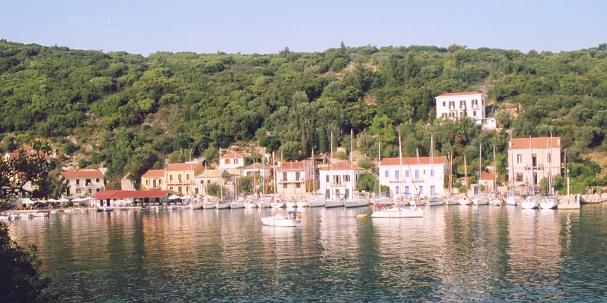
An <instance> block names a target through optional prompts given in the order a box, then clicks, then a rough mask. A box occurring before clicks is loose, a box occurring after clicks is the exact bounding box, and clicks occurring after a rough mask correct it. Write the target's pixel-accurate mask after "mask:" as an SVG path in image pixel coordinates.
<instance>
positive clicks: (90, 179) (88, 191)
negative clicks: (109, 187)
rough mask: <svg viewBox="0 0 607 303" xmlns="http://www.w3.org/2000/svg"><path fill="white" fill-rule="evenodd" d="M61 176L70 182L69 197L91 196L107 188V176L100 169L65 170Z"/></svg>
mask: <svg viewBox="0 0 607 303" xmlns="http://www.w3.org/2000/svg"><path fill="white" fill-rule="evenodd" d="M61 176H62V177H63V179H65V180H67V182H68V187H67V193H66V194H67V197H68V198H78V197H90V196H91V195H93V194H94V193H96V192H99V191H102V190H104V189H105V176H104V175H103V173H101V171H99V170H98V169H81V170H76V171H64V172H62V173H61Z"/></svg>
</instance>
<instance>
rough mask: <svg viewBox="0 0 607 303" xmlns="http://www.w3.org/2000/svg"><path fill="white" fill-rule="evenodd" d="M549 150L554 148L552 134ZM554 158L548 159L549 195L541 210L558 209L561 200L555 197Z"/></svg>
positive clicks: (541, 204)
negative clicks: (553, 180)
mask: <svg viewBox="0 0 607 303" xmlns="http://www.w3.org/2000/svg"><path fill="white" fill-rule="evenodd" d="M547 145H548V146H549V148H552V133H551V134H550V143H549V144H547ZM551 166H552V156H550V157H549V158H548V195H546V196H545V197H543V199H542V201H541V202H540V208H541V209H555V208H557V207H558V204H559V200H558V198H557V197H556V196H555V195H554V189H553V188H552V168H551Z"/></svg>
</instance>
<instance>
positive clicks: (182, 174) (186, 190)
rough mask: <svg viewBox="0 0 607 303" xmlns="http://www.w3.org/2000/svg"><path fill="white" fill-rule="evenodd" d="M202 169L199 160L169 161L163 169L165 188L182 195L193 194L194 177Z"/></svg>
mask: <svg viewBox="0 0 607 303" xmlns="http://www.w3.org/2000/svg"><path fill="white" fill-rule="evenodd" d="M203 170H204V167H203V166H202V163H200V162H186V163H169V164H168V165H167V167H166V168H165V171H164V181H165V183H166V185H165V189H166V190H169V191H172V192H176V193H178V194H183V195H192V194H194V177H195V176H197V175H198V174H200V173H201V172H202V171H203Z"/></svg>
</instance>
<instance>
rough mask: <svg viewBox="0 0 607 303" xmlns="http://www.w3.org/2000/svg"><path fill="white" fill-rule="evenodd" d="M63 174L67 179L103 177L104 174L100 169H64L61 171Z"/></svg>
mask: <svg viewBox="0 0 607 303" xmlns="http://www.w3.org/2000/svg"><path fill="white" fill-rule="evenodd" d="M61 175H62V176H63V177H64V178H66V179H79V178H103V174H102V173H101V172H100V171H99V170H98V169H83V170H76V171H64V172H62V173H61Z"/></svg>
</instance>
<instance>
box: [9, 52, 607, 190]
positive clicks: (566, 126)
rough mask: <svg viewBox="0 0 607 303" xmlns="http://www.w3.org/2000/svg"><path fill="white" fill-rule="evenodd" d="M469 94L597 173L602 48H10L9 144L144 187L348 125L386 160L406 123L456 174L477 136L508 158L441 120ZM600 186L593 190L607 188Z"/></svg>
mask: <svg viewBox="0 0 607 303" xmlns="http://www.w3.org/2000/svg"><path fill="white" fill-rule="evenodd" d="M461 90H483V91H488V101H489V102H490V103H493V104H495V113H496V117H497V118H498V122H499V123H500V124H501V125H502V126H506V127H508V126H510V125H511V126H512V128H513V131H514V134H515V135H517V136H529V135H549V134H550V133H553V134H554V135H559V136H561V137H562V138H563V140H562V141H563V144H564V146H565V147H566V148H567V153H568V157H569V160H570V161H572V162H575V163H574V166H575V167H573V168H578V169H575V174H577V175H575V174H574V176H586V177H587V176H588V174H590V173H592V174H594V173H595V172H596V170H597V166H596V165H594V164H592V163H591V162H590V160H584V157H582V154H585V153H589V152H604V151H606V150H607V148H606V147H607V142H606V141H605V140H604V139H605V129H606V128H605V126H606V124H607V51H606V45H604V44H602V45H600V46H599V47H597V48H590V49H585V50H578V51H571V52H561V53H550V52H542V53H537V52H534V51H531V52H529V53H523V52H520V51H516V50H500V49H466V48H465V47H460V46H455V45H454V46H451V47H449V48H438V47H425V46H411V47H382V48H376V47H372V46H365V47H355V48H350V47H343V45H342V47H339V48H335V49H329V50H326V51H324V52H319V53H297V52H290V51H289V50H288V49H285V50H283V51H281V52H280V53H279V54H271V55H256V54H254V55H240V54H223V53H218V54H194V53H155V54H152V55H150V56H148V57H143V56H140V55H133V54H127V53H124V52H112V53H103V52H99V51H83V50H72V49H69V48H65V47H45V46H39V45H33V44H19V43H13V42H8V41H6V40H0V117H1V119H0V139H1V140H2V144H1V145H0V148H2V150H11V149H14V148H15V147H16V146H19V144H21V143H27V142H29V141H31V140H32V139H33V138H47V139H50V140H51V141H52V142H53V146H55V148H56V149H57V151H58V152H59V153H60V154H65V155H66V158H65V159H66V162H70V161H71V162H74V163H75V162H76V161H77V162H78V164H79V165H80V166H81V167H84V166H98V165H100V164H103V165H105V166H107V167H108V169H109V170H108V174H109V177H110V178H112V179H116V178H118V177H119V176H122V175H124V174H125V173H131V176H133V177H134V178H138V176H139V175H140V174H141V173H142V172H143V171H145V170H146V169H147V168H150V167H160V166H161V165H163V160H162V159H163V158H164V157H166V156H169V155H172V157H173V158H179V155H180V154H183V153H182V152H181V151H183V150H191V151H192V154H193V155H194V156H204V157H207V158H212V157H213V156H214V155H215V154H216V150H217V148H218V147H227V146H229V145H230V144H232V143H233V142H236V141H250V140H257V141H259V142H260V144H262V145H264V146H266V147H268V148H269V150H270V151H272V150H277V149H279V148H280V149H282V151H283V154H284V155H285V157H287V158H302V157H304V156H306V155H308V154H309V153H310V151H311V149H312V148H314V150H316V151H320V152H324V151H326V150H327V149H328V147H329V135H330V133H331V132H332V133H333V134H335V135H336V138H337V140H338V142H340V143H342V144H345V145H348V144H349V143H348V142H347V141H348V140H349V136H348V134H349V131H350V129H354V132H355V134H356V137H357V144H358V147H359V149H361V151H362V152H364V153H366V154H368V155H370V156H373V157H375V156H376V153H377V151H376V145H377V144H376V142H377V141H378V140H381V141H382V144H383V146H384V147H382V154H384V156H388V155H395V154H396V150H397V148H396V146H397V144H396V143H397V142H396V136H395V134H396V130H397V129H398V128H399V127H400V129H401V132H402V133H403V136H404V145H405V152H406V153H407V154H414V153H415V148H420V152H421V153H427V149H428V146H429V140H430V139H429V135H428V134H429V133H430V132H432V133H434V134H435V135H436V138H437V147H436V148H437V152H438V153H445V152H447V151H451V150H453V151H454V152H455V155H456V164H457V165H461V155H463V154H464V153H466V154H467V155H468V159H474V158H475V157H477V155H476V150H477V146H478V144H477V142H478V140H480V139H482V140H483V141H482V142H483V143H484V144H485V145H487V147H488V148H484V150H486V151H488V152H487V155H486V158H487V159H489V158H490V155H489V151H490V150H491V148H490V146H491V145H492V144H496V145H497V147H498V150H499V151H504V150H505V148H506V140H507V134H506V133H505V132H502V133H484V132H483V133H482V132H480V130H478V129H477V128H476V127H475V126H474V125H471V123H470V121H462V122H459V123H440V124H439V123H435V122H434V115H435V114H434V113H435V112H434V111H435V109H434V100H433V96H436V95H438V94H440V93H443V92H449V91H461ZM506 105H508V106H506ZM502 108H504V109H506V108H508V109H509V110H508V111H503V112H501V111H500V109H502ZM511 112H512V113H514V112H515V113H516V117H515V116H514V115H510V114H508V113H511ZM188 154H189V153H188ZM498 158H499V159H498V160H499V162H500V166H501V168H502V169H504V156H503V155H502V156H500V157H498ZM586 158H588V157H586ZM577 166H579V167H577ZM599 170H600V168H599ZM582 179H584V180H587V179H588V178H581V177H580V179H579V180H582ZM592 180H593V181H584V182H587V183H593V182H594V183H596V184H601V183H604V181H605V180H603V179H600V178H599V179H597V178H594V179H592Z"/></svg>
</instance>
